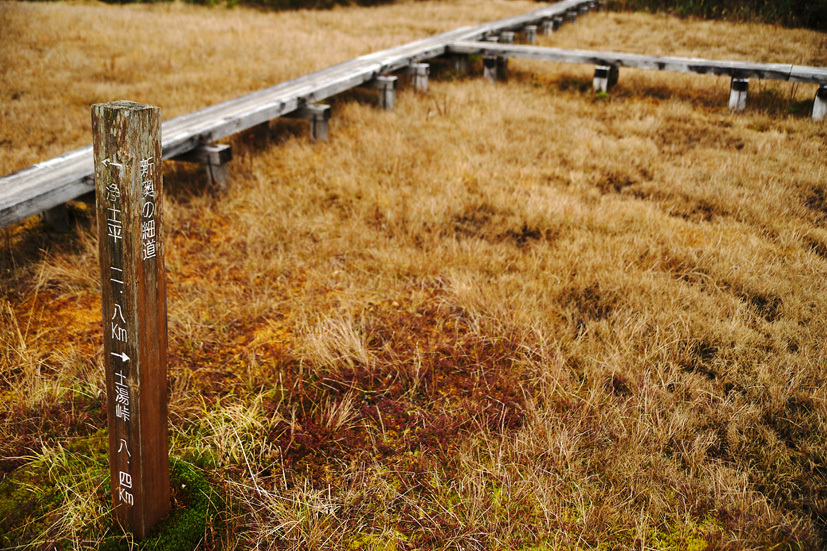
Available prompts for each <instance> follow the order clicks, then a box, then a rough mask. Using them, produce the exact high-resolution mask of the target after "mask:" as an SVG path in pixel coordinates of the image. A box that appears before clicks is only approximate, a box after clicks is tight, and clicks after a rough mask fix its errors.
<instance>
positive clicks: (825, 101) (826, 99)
mask: <svg viewBox="0 0 827 551" xmlns="http://www.w3.org/2000/svg"><path fill="white" fill-rule="evenodd" d="M825 116H827V86H825V85H823V84H822V85H821V86H819V87H818V90H817V91H816V97H815V100H813V120H814V121H820V120H823V119H824V117H825Z"/></svg>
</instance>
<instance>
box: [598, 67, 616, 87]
mask: <svg viewBox="0 0 827 551" xmlns="http://www.w3.org/2000/svg"><path fill="white" fill-rule="evenodd" d="M618 76H619V70H618V68H617V66H616V65H598V66H596V67H595V68H594V91H595V92H608V91H609V90H611V89H612V87H613V86H614V85H615V84H617V79H618Z"/></svg>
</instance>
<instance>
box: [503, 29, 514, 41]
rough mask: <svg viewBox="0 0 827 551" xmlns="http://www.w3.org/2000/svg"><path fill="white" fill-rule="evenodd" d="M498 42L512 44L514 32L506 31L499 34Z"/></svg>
mask: <svg viewBox="0 0 827 551" xmlns="http://www.w3.org/2000/svg"><path fill="white" fill-rule="evenodd" d="M500 44H514V33H513V32H511V31H506V32H504V33H502V34H500Z"/></svg>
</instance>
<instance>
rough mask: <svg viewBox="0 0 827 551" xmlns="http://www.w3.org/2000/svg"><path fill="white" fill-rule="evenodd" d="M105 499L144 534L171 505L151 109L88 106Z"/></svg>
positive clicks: (155, 116) (156, 124)
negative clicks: (105, 432) (105, 436)
mask: <svg viewBox="0 0 827 551" xmlns="http://www.w3.org/2000/svg"><path fill="white" fill-rule="evenodd" d="M92 131H93V136H94V158H95V161H94V167H95V192H96V196H97V201H96V205H97V206H96V210H97V219H98V242H99V250H100V266H101V303H102V313H103V337H104V338H103V343H104V367H105V371H106V389H107V419H108V423H109V457H110V472H111V476H112V500H113V504H114V508H115V515H116V516H117V519H118V521H119V522H120V523H121V524H122V525H123V526H124V527H125V528H126V529H128V530H129V531H131V532H132V533H133V534H135V536H137V537H138V538H143V537H144V536H145V535H146V534H147V533H148V532H149V531H150V530H151V529H152V527H153V526H154V525H155V524H156V523H157V522H158V521H160V520H161V519H162V518H163V517H165V516H166V515H167V513H168V512H169V509H170V490H169V451H168V450H169V448H168V441H167V315H166V279H165V272H164V241H163V237H164V231H163V212H162V203H163V202H162V193H163V185H162V179H161V115H160V109H158V108H157V107H150V106H147V105H141V104H138V103H133V102H124V101H119V102H113V103H106V104H97V105H93V106H92Z"/></svg>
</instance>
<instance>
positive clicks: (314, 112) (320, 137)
mask: <svg viewBox="0 0 827 551" xmlns="http://www.w3.org/2000/svg"><path fill="white" fill-rule="evenodd" d="M285 116H286V117H287V118H291V119H304V120H306V121H309V122H310V139H311V140H314V141H320V142H326V141H328V140H329V139H330V123H329V122H328V121H329V120H330V106H329V105H325V104H321V103H308V104H307V105H305V106H303V107H300V108H298V109H296V110H295V111H293V112H292V113H288V114H287V115H285Z"/></svg>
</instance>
